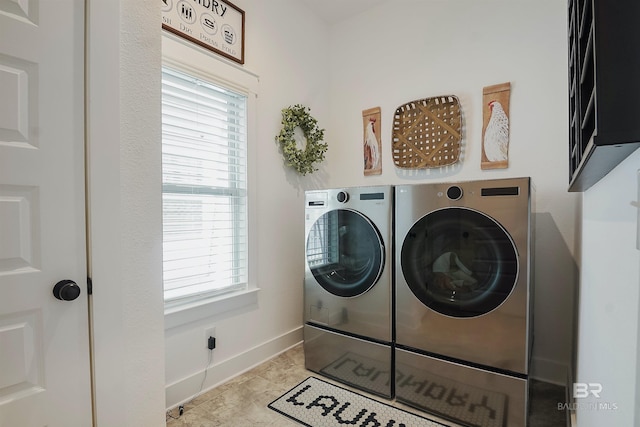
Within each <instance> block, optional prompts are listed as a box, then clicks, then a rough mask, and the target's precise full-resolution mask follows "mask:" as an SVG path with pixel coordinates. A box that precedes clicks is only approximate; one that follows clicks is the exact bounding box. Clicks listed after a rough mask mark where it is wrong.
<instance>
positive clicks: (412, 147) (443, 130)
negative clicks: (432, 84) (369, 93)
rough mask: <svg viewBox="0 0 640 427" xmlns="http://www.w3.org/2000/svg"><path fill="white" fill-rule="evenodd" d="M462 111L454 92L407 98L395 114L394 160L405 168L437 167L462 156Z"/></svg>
mask: <svg viewBox="0 0 640 427" xmlns="http://www.w3.org/2000/svg"><path fill="white" fill-rule="evenodd" d="M461 140H462V114H461V112H460V102H459V101H458V98H457V97H455V96H453V95H444V96H437V97H433V98H425V99H420V100H417V101H412V102H408V103H406V104H404V105H401V106H400V107H398V108H397V109H396V112H395V114H394V115H393V133H392V151H393V162H394V163H395V165H396V166H397V167H399V168H403V169H422V168H438V167H441V166H447V165H451V164H454V163H456V162H457V161H458V160H459V158H460V141H461Z"/></svg>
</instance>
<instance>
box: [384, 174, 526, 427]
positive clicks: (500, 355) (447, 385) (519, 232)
mask: <svg viewBox="0 0 640 427" xmlns="http://www.w3.org/2000/svg"><path fill="white" fill-rule="evenodd" d="M395 219H396V233H395V242H396V253H395V262H396V287H397V288H396V348H397V351H396V381H395V384H396V386H395V393H396V397H397V399H398V400H401V401H403V402H405V403H408V404H410V405H413V406H417V407H420V408H423V409H425V410H427V411H430V412H435V413H438V414H439V415H441V416H444V417H448V418H450V419H453V420H455V421H457V422H461V423H463V424H467V425H474V426H475V425H478V426H483V427H484V426H494V425H495V426H503V425H508V426H524V425H525V424H526V414H527V386H528V374H529V358H530V351H531V341H532V333H531V328H532V309H531V303H532V301H533V298H532V295H531V293H532V287H531V272H532V261H531V257H532V249H531V248H532V246H531V245H532V229H531V182H530V179H529V178H514V179H500V180H490V181H471V182H462V183H456V184H420V185H403V186H397V187H396V208H395Z"/></svg>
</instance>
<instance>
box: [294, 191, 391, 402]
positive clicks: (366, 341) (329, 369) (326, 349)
mask: <svg viewBox="0 0 640 427" xmlns="http://www.w3.org/2000/svg"><path fill="white" fill-rule="evenodd" d="M305 204H306V207H305V236H306V237H305V251H306V257H305V258H306V260H305V277H304V323H305V324H304V350H305V361H306V362H305V364H306V367H307V369H310V370H312V371H315V372H318V373H320V374H323V375H326V376H328V377H331V378H334V379H336V380H338V381H341V382H343V383H346V384H349V385H352V386H354V387H358V388H361V389H363V390H366V391H369V392H372V393H375V394H378V395H381V396H385V397H391V390H392V379H391V377H392V366H391V360H392V350H391V342H392V326H391V325H392V314H391V313H392V303H391V298H392V280H393V277H392V268H391V267H392V252H391V247H392V231H393V227H392V216H393V187H391V186H379V187H354V188H347V189H332V190H322V191H308V192H306V194H305Z"/></svg>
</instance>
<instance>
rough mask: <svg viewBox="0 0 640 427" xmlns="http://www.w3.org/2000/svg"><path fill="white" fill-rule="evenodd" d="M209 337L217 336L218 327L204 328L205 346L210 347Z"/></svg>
mask: <svg viewBox="0 0 640 427" xmlns="http://www.w3.org/2000/svg"><path fill="white" fill-rule="evenodd" d="M209 337H214V338H215V337H216V327H215V326H212V327H210V328H207V329H205V330H204V341H203V342H204V348H206V349H207V350H208V349H209Z"/></svg>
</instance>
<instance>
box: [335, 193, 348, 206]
mask: <svg viewBox="0 0 640 427" xmlns="http://www.w3.org/2000/svg"><path fill="white" fill-rule="evenodd" d="M336 198H337V199H338V201H339V202H340V203H347V201H348V200H349V193H347V192H346V191H340V192H339V193H338V195H337V196H336Z"/></svg>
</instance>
